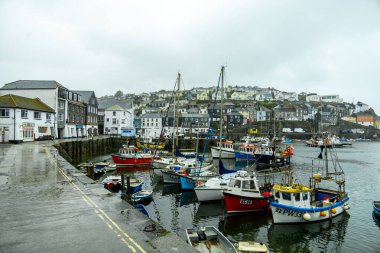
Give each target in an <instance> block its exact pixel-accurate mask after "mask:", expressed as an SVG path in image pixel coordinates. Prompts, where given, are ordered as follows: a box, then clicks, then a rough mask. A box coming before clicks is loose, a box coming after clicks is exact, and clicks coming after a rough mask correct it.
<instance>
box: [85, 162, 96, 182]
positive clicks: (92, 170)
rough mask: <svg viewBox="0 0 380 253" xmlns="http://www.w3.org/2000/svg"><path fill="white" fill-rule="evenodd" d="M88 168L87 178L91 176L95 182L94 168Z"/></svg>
mask: <svg viewBox="0 0 380 253" xmlns="http://www.w3.org/2000/svg"><path fill="white" fill-rule="evenodd" d="M86 168H87V176H89V177H90V178H91V179H93V180H95V172H94V166H89V165H87V166H86Z"/></svg>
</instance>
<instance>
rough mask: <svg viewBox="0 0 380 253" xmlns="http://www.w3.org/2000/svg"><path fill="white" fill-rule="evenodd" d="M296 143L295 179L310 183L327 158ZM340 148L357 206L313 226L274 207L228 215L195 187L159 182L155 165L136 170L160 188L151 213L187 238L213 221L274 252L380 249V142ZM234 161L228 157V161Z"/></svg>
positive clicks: (233, 237) (229, 234)
mask: <svg viewBox="0 0 380 253" xmlns="http://www.w3.org/2000/svg"><path fill="white" fill-rule="evenodd" d="M293 146H294V148H295V155H294V157H293V159H292V163H293V165H292V166H293V170H294V175H295V179H297V180H299V182H303V183H305V184H308V181H307V178H308V177H309V176H310V175H311V173H312V166H311V161H312V160H314V165H318V163H321V161H320V160H319V161H318V159H317V156H318V154H319V149H318V148H311V147H306V145H304V144H303V143H294V144H293ZM336 151H337V154H338V157H339V160H340V164H341V166H342V168H343V170H344V171H345V175H346V191H347V192H348V194H349V197H350V201H349V204H350V206H351V209H350V210H349V211H348V213H346V214H343V215H340V216H338V217H336V218H334V219H333V220H331V221H330V220H329V221H325V222H322V223H312V224H307V225H274V224H273V222H272V219H271V214H270V212H268V213H260V214H248V215H227V214H226V213H225V209H224V205H223V203H222V202H213V203H201V204H200V203H198V202H197V199H196V196H195V193H194V192H181V190H180V189H179V188H178V186H176V185H170V184H169V185H166V184H165V185H164V184H162V182H158V181H157V180H156V178H155V177H154V175H153V172H152V170H149V169H148V170H146V169H145V170H138V169H136V170H135V171H134V172H133V174H135V176H137V177H140V178H143V179H144V181H145V185H144V188H145V189H152V190H154V196H153V201H152V202H150V203H149V204H148V205H147V206H146V209H147V210H148V212H149V214H150V217H151V218H152V219H154V220H156V221H157V222H159V223H160V224H161V225H162V226H164V227H165V228H166V229H168V230H170V231H172V232H174V233H177V234H178V235H179V236H180V237H182V238H183V239H184V240H185V232H184V231H185V228H188V227H200V226H208V225H212V226H216V227H218V228H219V230H221V231H222V232H223V233H224V234H225V235H226V236H227V237H228V238H229V239H231V240H232V241H259V242H263V243H266V244H267V245H268V246H269V248H270V251H271V252H380V225H379V223H377V222H376V220H375V219H374V218H373V217H372V201H373V200H380V194H379V193H380V162H379V157H380V142H356V143H354V145H353V146H352V147H344V148H340V149H337V150H336ZM214 162H216V161H214ZM234 163H235V162H234V161H232V160H230V161H225V166H226V167H233V166H235V164H234ZM237 166H245V164H244V162H243V163H240V164H238V165H237Z"/></svg>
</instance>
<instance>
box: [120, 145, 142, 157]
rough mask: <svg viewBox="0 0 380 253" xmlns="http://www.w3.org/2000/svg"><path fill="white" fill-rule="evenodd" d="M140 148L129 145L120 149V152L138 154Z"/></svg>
mask: <svg viewBox="0 0 380 253" xmlns="http://www.w3.org/2000/svg"><path fill="white" fill-rule="evenodd" d="M138 150H139V149H138V148H136V147H135V146H129V147H125V148H121V149H119V154H120V155H125V156H134V155H136V154H137V151H138Z"/></svg>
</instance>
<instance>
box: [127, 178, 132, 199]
mask: <svg viewBox="0 0 380 253" xmlns="http://www.w3.org/2000/svg"><path fill="white" fill-rule="evenodd" d="M131 193H132V192H131V178H130V177H129V176H128V177H127V194H128V195H131Z"/></svg>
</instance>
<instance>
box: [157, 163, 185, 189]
mask: <svg viewBox="0 0 380 253" xmlns="http://www.w3.org/2000/svg"><path fill="white" fill-rule="evenodd" d="M182 172H183V169H182V168H181V166H180V165H169V166H168V167H167V168H166V169H164V170H161V174H162V181H163V182H164V183H165V184H180V183H181V181H180V180H179V174H181V173H182ZM185 173H186V172H185Z"/></svg>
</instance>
